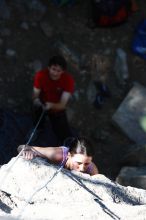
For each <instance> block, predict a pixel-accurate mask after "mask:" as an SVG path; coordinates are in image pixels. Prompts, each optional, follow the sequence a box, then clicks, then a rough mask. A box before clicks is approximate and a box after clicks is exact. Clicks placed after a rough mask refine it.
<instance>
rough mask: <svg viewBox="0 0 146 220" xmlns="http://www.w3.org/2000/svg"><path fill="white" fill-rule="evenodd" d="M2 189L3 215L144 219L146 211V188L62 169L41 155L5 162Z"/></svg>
mask: <svg viewBox="0 0 146 220" xmlns="http://www.w3.org/2000/svg"><path fill="white" fill-rule="evenodd" d="M59 171H60V172H59ZM54 174H55V175H54ZM46 183H48V184H47V185H46ZM43 186H45V187H43ZM0 189H1V194H0V198H1V203H0V208H1V209H0V216H1V219H6V217H8V219H9V218H10V219H13V218H14V219H15V218H16V219H23V220H32V219H36V220H47V219H51V220H56V219H61V220H64V219H70V220H74V219H77V220H83V219H87V220H89V219H90V220H91V219H93V220H94V219H101V220H110V219H111V218H113V219H117V220H118V219H122V220H125V219H126V220H132V219H133V218H135V219H137V220H142V219H143V220H144V218H145V217H144V216H145V213H146V205H145V204H146V191H145V190H143V189H136V188H132V187H124V186H121V185H119V184H117V183H115V182H112V181H111V180H110V179H108V178H106V177H105V176H104V175H101V174H99V175H95V176H92V177H90V176H89V175H87V174H82V173H78V172H70V171H68V170H65V169H62V170H61V169H60V167H59V166H53V165H51V164H49V163H47V162H46V161H44V160H42V159H38V158H36V159H34V160H32V161H26V160H24V159H22V158H17V157H16V158H12V160H11V161H10V162H9V163H8V164H5V165H3V166H2V167H1V169H0ZM40 189H41V190H40ZM2 193H3V194H2ZM2 205H3V206H2ZM4 205H5V207H7V209H4V208H3V207H4Z"/></svg>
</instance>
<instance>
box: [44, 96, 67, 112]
mask: <svg viewBox="0 0 146 220" xmlns="http://www.w3.org/2000/svg"><path fill="white" fill-rule="evenodd" d="M70 97H71V94H70V93H69V92H63V93H62V95H61V98H60V102H58V103H52V102H46V110H49V109H54V110H64V109H65V108H66V105H67V103H68V101H69V99H70Z"/></svg>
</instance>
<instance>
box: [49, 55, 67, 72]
mask: <svg viewBox="0 0 146 220" xmlns="http://www.w3.org/2000/svg"><path fill="white" fill-rule="evenodd" d="M52 65H59V66H61V68H62V69H66V68H67V63H66V60H65V59H64V57H63V56H61V55H56V56H53V57H51V58H50V60H49V63H48V66H49V67H50V66H52Z"/></svg>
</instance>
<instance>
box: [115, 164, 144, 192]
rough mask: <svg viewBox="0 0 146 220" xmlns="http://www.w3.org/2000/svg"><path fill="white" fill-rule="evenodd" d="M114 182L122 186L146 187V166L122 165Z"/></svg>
mask: <svg viewBox="0 0 146 220" xmlns="http://www.w3.org/2000/svg"><path fill="white" fill-rule="evenodd" d="M116 182H117V183H119V184H121V185H123V186H131V187H136V188H141V189H146V166H143V167H123V168H122V169H121V171H120V173H119V175H118V176H117V178H116Z"/></svg>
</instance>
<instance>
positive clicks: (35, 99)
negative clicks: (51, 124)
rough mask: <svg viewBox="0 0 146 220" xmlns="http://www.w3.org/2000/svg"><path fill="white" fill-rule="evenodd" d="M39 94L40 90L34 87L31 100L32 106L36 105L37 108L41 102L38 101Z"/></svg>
mask: <svg viewBox="0 0 146 220" xmlns="http://www.w3.org/2000/svg"><path fill="white" fill-rule="evenodd" d="M40 92H41V90H40V89H38V88H36V87H34V88H33V93H32V100H33V104H34V105H38V106H41V105H42V103H41V100H40Z"/></svg>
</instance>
